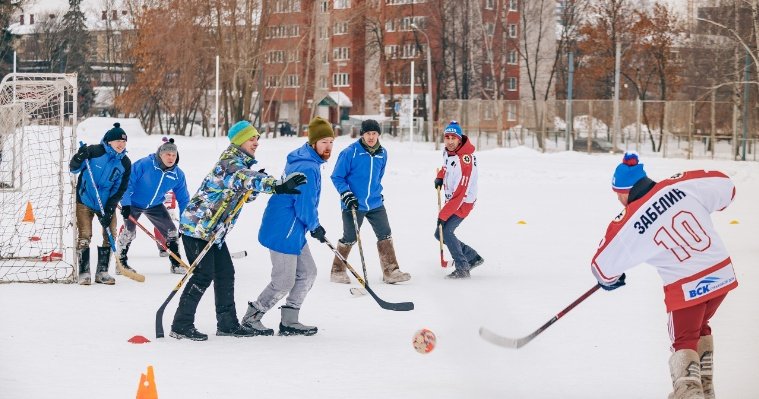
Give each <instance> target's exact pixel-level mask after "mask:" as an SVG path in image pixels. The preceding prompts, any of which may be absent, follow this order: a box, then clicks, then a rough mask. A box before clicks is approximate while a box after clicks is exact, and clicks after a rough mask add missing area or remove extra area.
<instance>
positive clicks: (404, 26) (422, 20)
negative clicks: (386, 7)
mask: <svg viewBox="0 0 759 399" xmlns="http://www.w3.org/2000/svg"><path fill="white" fill-rule="evenodd" d="M411 24H414V25H416V26H418V27H419V28H420V29H424V28H426V27H427V18H426V17H403V18H401V19H399V20H398V30H399V31H410V30H413V28H411Z"/></svg>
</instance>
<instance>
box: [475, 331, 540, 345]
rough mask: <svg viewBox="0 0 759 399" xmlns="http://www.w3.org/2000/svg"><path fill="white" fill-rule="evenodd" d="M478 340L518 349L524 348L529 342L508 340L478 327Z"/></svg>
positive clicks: (517, 339)
mask: <svg viewBox="0 0 759 399" xmlns="http://www.w3.org/2000/svg"><path fill="white" fill-rule="evenodd" d="M480 338H482V339H484V340H485V341H488V342H490V343H491V344H493V345H498V346H501V347H504V348H511V349H519V348H521V347H522V346H524V345H525V344H526V343H527V342H529V340H527V339H525V338H509V337H504V336H502V335H499V334H496V333H494V332H493V331H490V330H488V329H487V328H485V327H480Z"/></svg>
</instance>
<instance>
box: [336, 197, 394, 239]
mask: <svg viewBox="0 0 759 399" xmlns="http://www.w3.org/2000/svg"><path fill="white" fill-rule="evenodd" d="M364 217H366V219H367V220H368V221H369V224H371V225H372V230H374V235H375V236H377V241H382V240H387V239H388V238H390V235H391V234H392V233H391V231H390V222H388V220H387V211H386V210H385V206H384V205H382V206H380V207H379V208H374V209H372V210H370V211H368V212H366V211H356V220H357V221H358V227H359V228H361V225H362V224H363V223H364ZM340 242H342V243H343V244H348V245H353V244H354V243H355V242H356V226H354V225H353V213H352V212H351V211H350V209H343V238H341V239H340Z"/></svg>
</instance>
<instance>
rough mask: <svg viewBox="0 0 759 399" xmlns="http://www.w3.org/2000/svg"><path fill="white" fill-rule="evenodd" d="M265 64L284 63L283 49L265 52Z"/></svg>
mask: <svg viewBox="0 0 759 399" xmlns="http://www.w3.org/2000/svg"><path fill="white" fill-rule="evenodd" d="M266 57H267V60H266V63H267V64H284V63H285V51H284V50H274V51H269V52H268V53H267V54H266Z"/></svg>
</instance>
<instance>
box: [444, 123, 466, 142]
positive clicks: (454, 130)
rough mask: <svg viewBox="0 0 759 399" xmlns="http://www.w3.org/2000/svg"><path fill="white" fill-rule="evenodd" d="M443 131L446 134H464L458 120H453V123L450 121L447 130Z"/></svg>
mask: <svg viewBox="0 0 759 399" xmlns="http://www.w3.org/2000/svg"><path fill="white" fill-rule="evenodd" d="M443 133H444V135H445V136H447V135H449V134H453V135H456V136H459V138H461V135H462V132H461V126H459V123H458V122H456V121H451V123H449V124H448V126H446V127H445V130H443Z"/></svg>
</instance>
